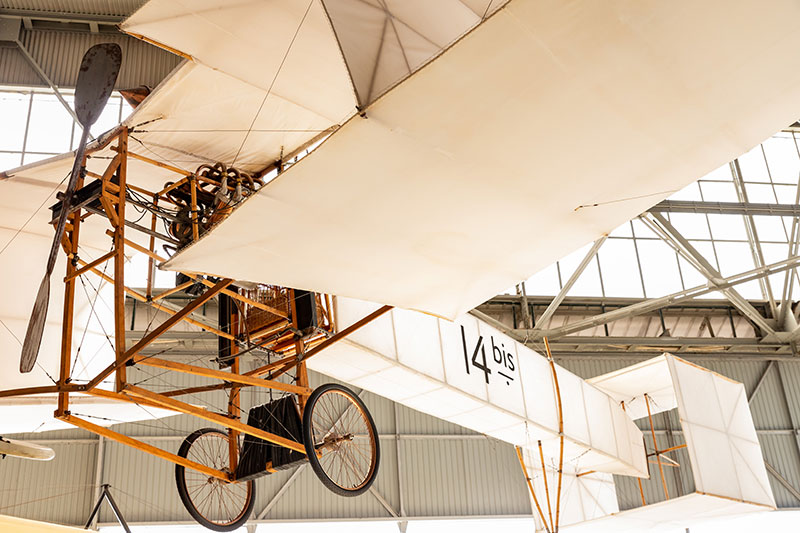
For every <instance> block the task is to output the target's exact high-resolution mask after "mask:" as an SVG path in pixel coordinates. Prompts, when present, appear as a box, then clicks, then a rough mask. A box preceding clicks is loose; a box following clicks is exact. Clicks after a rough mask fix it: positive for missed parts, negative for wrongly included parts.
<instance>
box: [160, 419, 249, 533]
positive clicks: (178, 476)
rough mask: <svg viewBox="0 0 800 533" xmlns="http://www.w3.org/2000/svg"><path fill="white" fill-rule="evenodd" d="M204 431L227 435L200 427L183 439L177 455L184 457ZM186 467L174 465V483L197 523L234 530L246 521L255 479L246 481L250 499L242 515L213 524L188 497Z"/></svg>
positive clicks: (211, 527)
mask: <svg viewBox="0 0 800 533" xmlns="http://www.w3.org/2000/svg"><path fill="white" fill-rule="evenodd" d="M206 433H219V434H221V435H225V436H226V437H227V436H228V433H227V432H225V431H221V430H219V429H217V428H201V429H198V430H197V431H195V432H194V433H192V434H190V435H189V436H188V437H186V438H185V439H184V440H183V443H182V444H181V447H180V449H179V450H178V455H180V456H181V457H184V458H185V457H186V456H187V455H188V454H189V449H190V448H191V447H192V444H194V441H196V440H197V439H198V437H200V436H201V435H205V434H206ZM185 471H186V468H185V467H183V466H181V465H175V484H176V485H177V487H178V495H179V496H180V497H181V502H182V503H183V506H184V507H185V508H186V510H187V511H188V512H189V514H190V515H192V518H194V519H195V520H196V521H197V523H198V524H200V525H201V526H203V527H205V528H208V529H210V530H212V531H234V530H235V529H238V528H240V527H242V526H243V525H244V523H245V522H247V519H248V518H250V515H251V514H252V512H253V505H254V504H255V502H256V486H255V481H253V480H250V481H247V483H249V484H250V487H249V494H250V501H248V502H247V505H246V507H245V510H244V513H242V516H241V517H240V518H239V519H238V520H236V521H235V522H233V523H231V524H228V525H227V526H221V525H219V524H215V523H213V522H209V521H208V520H206V519H205V518H204V517H203V516H202V515H201V514H200V513H199V512H198V511H197V509H196V508H195V506H194V504H193V503H192V500H191V498H189V493H188V491H187V489H186V478H185V477H184V474H185Z"/></svg>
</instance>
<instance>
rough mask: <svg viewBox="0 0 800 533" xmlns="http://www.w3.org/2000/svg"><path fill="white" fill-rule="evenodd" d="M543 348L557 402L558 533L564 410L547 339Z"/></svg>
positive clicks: (554, 528)
mask: <svg viewBox="0 0 800 533" xmlns="http://www.w3.org/2000/svg"><path fill="white" fill-rule="evenodd" d="M544 347H545V349H546V350H547V359H548V361H550V369H551V370H552V371H553V384H554V386H555V389H556V399H557V400H558V435H559V441H560V448H561V449H560V451H559V454H558V488H557V489H556V523H555V525H554V527H553V533H558V524H559V517H560V511H561V480H562V478H563V472H564V408H563V405H562V404H561V389H560V388H559V386H558V374H557V373H556V364H555V362H554V361H553V354H552V352H551V351H550V343H549V342H548V341H547V337H545V338H544Z"/></svg>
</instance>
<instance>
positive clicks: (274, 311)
mask: <svg viewBox="0 0 800 533" xmlns="http://www.w3.org/2000/svg"><path fill="white" fill-rule="evenodd" d="M125 245H126V246H130V247H131V248H133V249H134V250H136V251H139V252H142V253H143V254H146V255H148V256H149V257H150V258H151V259H154V260H156V261H161V262H162V263H164V262H166V261H167V260H166V258H164V257H161V256H160V255H158V254H156V253H155V252H153V251H151V250H148V249H147V248H145V247H144V246H141V245H139V244H136V243H135V242H133V241H129V240H126V241H125ZM181 274H183V275H185V276H188V277H189V278H191V279H192V280H193V281H191V282H188V281H187V282H186V283H183V284H181V285H179V286H180V287H184V288H185V287H188V286H190V285H193V284H194V283H196V282H200V283H202V284H203V285H205V286H206V287H213V286H214V283H213V282H211V281H209V280H207V279H205V278H202V277H200V276H198V275H197V274H193V273H191V272H181ZM179 290H181V289H178V287H175V288H174V289H170V291H167V292H168V293H169V294H173V293H175V292H178V291H179ZM222 294H226V295H228V296H230V297H231V298H234V299H236V300H239V301H241V302H244V303H246V304H248V305H252V306H253V307H257V308H259V309H261V310H263V311H267V312H269V313H272V314H273V315H277V316H279V317H281V318H288V317H289V315H288V314H287V313H286V312H284V311H281V310H280V309H276V308H274V307H271V306H269V305H266V304H263V303H261V302H257V301H255V300H251V299H250V298H247V297H246V296H242V295H241V294H239V293H238V292H234V291H231V290H228V289H223V291H222ZM164 297H165V294H164V293H162V294H159V295H158V296H156V297H154V298H153V300H157V299H160V298H164Z"/></svg>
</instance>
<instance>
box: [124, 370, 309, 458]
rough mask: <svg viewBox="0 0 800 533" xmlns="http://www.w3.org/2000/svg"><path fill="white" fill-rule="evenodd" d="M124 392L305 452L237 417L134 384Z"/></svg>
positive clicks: (291, 441)
mask: <svg viewBox="0 0 800 533" xmlns="http://www.w3.org/2000/svg"><path fill="white" fill-rule="evenodd" d="M124 393H125V394H126V395H129V396H133V397H136V398H144V399H145V400H150V401H151V402H152V403H156V404H159V405H160V406H161V407H163V408H166V409H170V410H172V411H176V412H178V413H183V414H187V415H193V416H196V417H197V418H202V419H203V420H207V421H209V422H213V423H215V424H219V425H221V426H223V427H227V428H232V429H235V430H237V431H239V432H241V433H245V434H247V435H252V436H253V437H256V438H259V439H262V440H265V441H267V442H271V443H273V444H277V445H279V446H283V447H284V448H289V449H291V450H294V451H296V452H300V453H302V454H303V455H305V453H306V451H305V447H304V446H303V444H302V443H299V442H297V441H293V440H290V439H287V438H284V437H281V436H280V435H275V434H273V433H269V432H267V431H264V430H261V429H258V428H255V427H253V426H249V425H247V424H245V423H243V422H240V421H239V420H238V419H233V418H229V417H228V416H226V415H221V414H217V413H214V412H212V411H209V410H208V409H204V408H202V407H196V406H194V405H191V404H188V403H185V402H181V401H179V400H174V399H172V398H165V397H163V396H162V395H161V394H158V393H157V392H152V391H149V390H147V389H143V388H141V387H136V386H135V385H127V387H126V388H125V391H124Z"/></svg>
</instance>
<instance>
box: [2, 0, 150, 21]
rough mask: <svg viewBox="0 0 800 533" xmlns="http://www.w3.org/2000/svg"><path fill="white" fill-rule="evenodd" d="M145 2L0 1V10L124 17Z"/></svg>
mask: <svg viewBox="0 0 800 533" xmlns="http://www.w3.org/2000/svg"><path fill="white" fill-rule="evenodd" d="M146 1H147V0H2V1H0V9H14V10H17V9H18V10H25V11H40V12H43V13H53V14H63V13H72V14H76V15H106V16H114V17H125V16H128V15H130V14H131V13H132V12H133V11H135V10H136V9H138V8H139V7H141V6H142V4H144V3H145V2H146Z"/></svg>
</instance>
